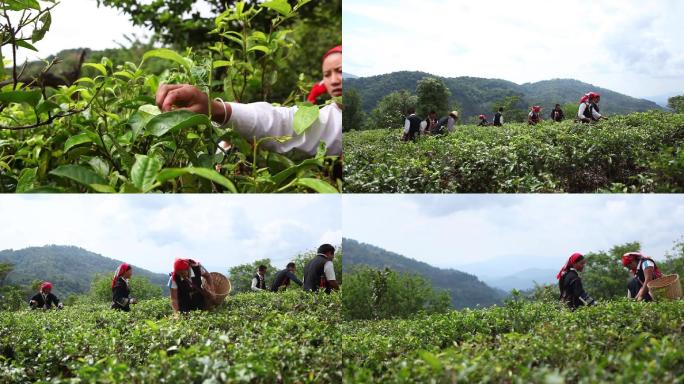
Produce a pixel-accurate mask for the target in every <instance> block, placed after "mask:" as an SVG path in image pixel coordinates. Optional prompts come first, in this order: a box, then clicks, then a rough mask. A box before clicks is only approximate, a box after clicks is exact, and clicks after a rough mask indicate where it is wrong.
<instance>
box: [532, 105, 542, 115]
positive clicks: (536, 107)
mask: <svg viewBox="0 0 684 384" xmlns="http://www.w3.org/2000/svg"><path fill="white" fill-rule="evenodd" d="M532 112H534V113H539V112H541V107H540V106H538V105H535V106H534V107H532Z"/></svg>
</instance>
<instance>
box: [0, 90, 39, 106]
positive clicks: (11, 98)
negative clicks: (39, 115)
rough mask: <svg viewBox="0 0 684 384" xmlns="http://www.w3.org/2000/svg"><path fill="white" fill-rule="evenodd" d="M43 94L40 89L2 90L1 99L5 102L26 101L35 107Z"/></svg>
mask: <svg viewBox="0 0 684 384" xmlns="http://www.w3.org/2000/svg"><path fill="white" fill-rule="evenodd" d="M42 97H43V95H42V94H41V93H40V90H33V91H7V92H0V101H1V102H5V103H26V104H28V105H30V106H33V107H35V106H36V105H38V102H40V99H41V98H42Z"/></svg>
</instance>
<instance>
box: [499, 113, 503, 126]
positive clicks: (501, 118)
mask: <svg viewBox="0 0 684 384" xmlns="http://www.w3.org/2000/svg"><path fill="white" fill-rule="evenodd" d="M499 122H500V123H501V125H503V115H501V117H499Z"/></svg>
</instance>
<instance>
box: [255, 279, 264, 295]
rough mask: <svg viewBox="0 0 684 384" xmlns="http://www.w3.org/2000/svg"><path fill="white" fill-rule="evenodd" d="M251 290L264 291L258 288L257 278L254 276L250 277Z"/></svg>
mask: <svg viewBox="0 0 684 384" xmlns="http://www.w3.org/2000/svg"><path fill="white" fill-rule="evenodd" d="M252 291H255V292H258V291H265V289H261V288H259V280H257V278H256V277H253V278H252Z"/></svg>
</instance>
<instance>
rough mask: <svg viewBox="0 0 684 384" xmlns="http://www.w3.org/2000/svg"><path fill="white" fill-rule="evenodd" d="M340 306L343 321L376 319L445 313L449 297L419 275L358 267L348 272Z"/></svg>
mask: <svg viewBox="0 0 684 384" xmlns="http://www.w3.org/2000/svg"><path fill="white" fill-rule="evenodd" d="M342 303H343V306H342V308H343V312H344V317H345V318H346V319H376V320H377V319H390V318H406V317H409V316H411V315H414V314H416V313H418V312H421V311H424V312H427V313H435V312H446V311H447V310H449V309H450V308H451V297H450V296H449V293H448V292H447V291H438V290H436V289H434V288H433V287H432V284H431V283H430V281H429V280H427V279H426V278H424V277H422V276H420V275H418V274H412V273H407V272H402V273H399V272H394V271H392V270H390V269H388V268H385V269H384V270H382V271H380V270H375V269H372V268H370V267H367V266H359V267H356V268H353V269H352V271H351V272H348V273H347V276H346V284H345V285H344V294H343V295H342Z"/></svg>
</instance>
